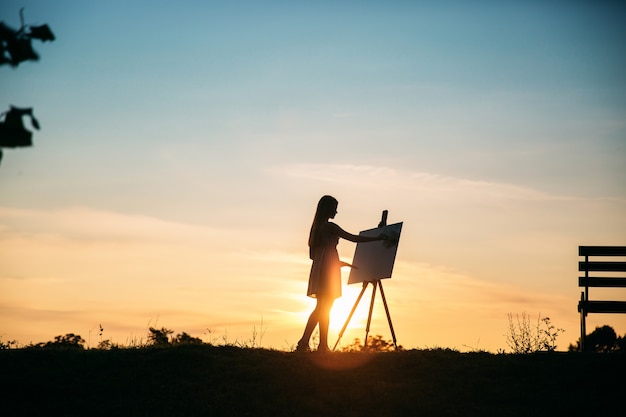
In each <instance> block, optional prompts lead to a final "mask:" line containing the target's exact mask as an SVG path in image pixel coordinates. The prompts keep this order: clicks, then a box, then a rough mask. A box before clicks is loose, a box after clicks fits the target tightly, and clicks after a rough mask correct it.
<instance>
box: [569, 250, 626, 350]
mask: <svg viewBox="0 0 626 417" xmlns="http://www.w3.org/2000/svg"><path fill="white" fill-rule="evenodd" d="M578 255H579V256H584V257H585V260H584V261H579V262H578V271H580V272H584V273H585V276H584V277H579V278H578V286H579V287H585V291H583V292H581V294H580V302H579V303H578V311H579V312H580V350H581V351H584V350H585V337H586V335H587V328H586V323H585V318H586V317H587V314H588V313H624V314H626V301H603V300H590V299H589V287H596V288H626V276H614V275H615V274H613V275H611V274H605V275H609V276H590V273H591V272H594V273H596V272H599V273H605V272H610V273H616V272H617V273H620V272H622V273H626V262H625V261H624V260H616V257H626V246H579V247H578ZM590 257H593V260H590V259H589V258H590Z"/></svg>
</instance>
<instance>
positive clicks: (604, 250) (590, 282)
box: [578, 246, 626, 295]
mask: <svg viewBox="0 0 626 417" xmlns="http://www.w3.org/2000/svg"><path fill="white" fill-rule="evenodd" d="M578 255H580V256H584V257H585V260H584V261H580V262H578V271H580V272H584V273H585V276H584V277H579V278H578V286H580V287H585V291H588V287H612V288H626V276H624V277H619V276H608V277H607V276H595V274H594V276H590V273H595V272H624V273H626V261H616V260H610V261H607V260H596V259H597V258H598V257H601V258H604V259H606V258H608V257H625V258H626V246H579V247H578ZM589 257H594V260H589ZM585 295H587V294H585Z"/></svg>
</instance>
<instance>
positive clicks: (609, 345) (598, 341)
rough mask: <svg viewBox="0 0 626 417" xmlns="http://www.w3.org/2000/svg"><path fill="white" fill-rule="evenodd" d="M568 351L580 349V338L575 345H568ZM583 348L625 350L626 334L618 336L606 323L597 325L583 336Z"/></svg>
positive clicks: (612, 350)
mask: <svg viewBox="0 0 626 417" xmlns="http://www.w3.org/2000/svg"><path fill="white" fill-rule="evenodd" d="M568 350H569V351H570V352H572V351H577V350H580V339H578V340H577V341H576V345H569V349H568ZM585 350H588V351H590V352H618V351H621V352H626V335H624V337H618V336H617V334H616V333H615V330H614V329H613V328H612V327H611V326H608V325H604V326H602V327H600V326H597V327H596V328H595V330H594V331H593V332H591V333H589V334H588V335H587V336H586V337H585Z"/></svg>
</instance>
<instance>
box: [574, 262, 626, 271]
mask: <svg viewBox="0 0 626 417" xmlns="http://www.w3.org/2000/svg"><path fill="white" fill-rule="evenodd" d="M578 270H579V271H602V272H626V262H619V261H614V262H595V261H594V262H585V261H580V262H578Z"/></svg>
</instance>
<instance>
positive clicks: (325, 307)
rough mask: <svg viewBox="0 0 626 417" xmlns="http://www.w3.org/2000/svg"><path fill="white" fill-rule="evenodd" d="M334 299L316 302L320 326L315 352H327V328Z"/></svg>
mask: <svg viewBox="0 0 626 417" xmlns="http://www.w3.org/2000/svg"><path fill="white" fill-rule="evenodd" d="M334 302H335V300H334V299H332V298H328V299H320V300H318V307H319V311H318V322H319V325H320V344H319V346H318V348H317V350H322V351H327V350H330V349H329V348H328V326H329V325H330V310H331V309H332V307H333V303H334Z"/></svg>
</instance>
